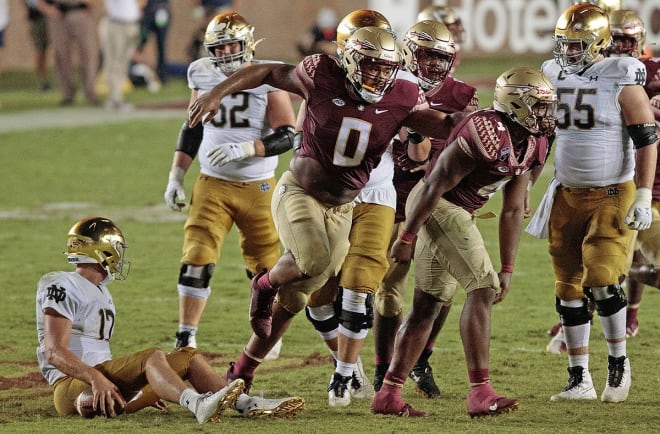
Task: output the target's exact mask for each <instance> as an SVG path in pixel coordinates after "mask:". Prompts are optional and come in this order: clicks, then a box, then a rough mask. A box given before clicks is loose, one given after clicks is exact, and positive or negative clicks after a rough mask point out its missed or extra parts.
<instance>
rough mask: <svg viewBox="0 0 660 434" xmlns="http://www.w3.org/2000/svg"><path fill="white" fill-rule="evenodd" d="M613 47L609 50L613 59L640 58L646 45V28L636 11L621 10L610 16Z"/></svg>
mask: <svg viewBox="0 0 660 434" xmlns="http://www.w3.org/2000/svg"><path fill="white" fill-rule="evenodd" d="M610 33H611V34H612V45H610V46H609V47H608V48H607V52H608V54H609V55H610V56H611V57H622V56H631V57H634V58H638V57H639V56H641V54H642V53H643V52H644V46H645V45H646V27H645V26H644V21H642V19H641V18H640V17H639V15H637V13H636V12H635V11H632V10H629V9H620V10H617V11H614V12H612V13H611V14H610Z"/></svg>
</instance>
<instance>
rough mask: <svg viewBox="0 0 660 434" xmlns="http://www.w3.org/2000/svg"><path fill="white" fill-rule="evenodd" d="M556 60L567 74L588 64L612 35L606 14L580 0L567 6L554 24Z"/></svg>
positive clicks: (573, 72) (610, 39) (578, 70)
mask: <svg viewBox="0 0 660 434" xmlns="http://www.w3.org/2000/svg"><path fill="white" fill-rule="evenodd" d="M553 39H554V40H555V49H554V51H553V54H554V57H555V61H556V62H557V63H558V64H559V66H561V69H562V70H563V71H564V72H565V73H566V74H575V73H577V72H580V71H582V70H583V69H584V68H586V67H587V66H589V65H591V64H592V63H593V62H594V60H595V59H596V57H598V55H599V54H601V52H602V51H603V50H605V49H606V48H607V47H609V45H610V43H611V41H612V37H611V35H610V23H609V19H608V17H607V14H606V13H605V12H604V11H603V10H602V9H601V8H599V7H598V6H594V5H592V4H589V3H580V4H576V5H573V6H570V7H569V8H568V9H566V10H565V11H564V12H563V13H562V14H561V16H560V17H559V19H558V20H557V26H556V27H555V34H554V36H553Z"/></svg>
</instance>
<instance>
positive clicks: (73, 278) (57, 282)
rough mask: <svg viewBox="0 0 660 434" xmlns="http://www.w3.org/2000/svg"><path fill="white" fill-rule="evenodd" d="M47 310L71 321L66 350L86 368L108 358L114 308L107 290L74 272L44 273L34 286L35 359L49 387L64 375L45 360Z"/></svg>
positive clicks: (103, 286) (109, 357) (105, 287)
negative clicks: (45, 318)
mask: <svg viewBox="0 0 660 434" xmlns="http://www.w3.org/2000/svg"><path fill="white" fill-rule="evenodd" d="M46 308H51V309H53V310H55V311H56V312H57V313H58V314H60V315H62V316H63V317H65V318H67V319H68V320H70V321H71V339H70V340H69V350H70V351H71V352H72V353H73V354H75V355H76V356H78V357H79V358H80V359H81V360H82V361H83V362H85V363H86V364H88V365H90V366H95V365H98V364H99V363H102V362H105V361H106V360H110V359H112V354H111V353H110V343H109V340H110V338H111V337H112V332H113V329H114V325H115V305H114V303H113V302H112V295H111V294H110V292H109V291H108V287H107V286H105V285H103V284H100V285H99V286H96V285H94V284H93V283H91V282H90V281H89V280H87V279H85V278H84V277H82V276H81V275H80V274H78V273H76V272H65V271H56V272H53V273H48V274H46V275H45V276H43V277H42V278H41V280H39V283H38V285H37V337H38V339H39V347H37V359H38V361H39V368H40V369H41V373H42V374H43V376H44V377H45V378H46V380H47V381H48V384H50V385H53V384H54V383H55V381H57V380H58V379H59V378H62V377H64V376H65V374H64V373H62V372H60V371H59V370H58V369H56V368H55V367H54V366H52V365H51V364H49V363H48V361H47V360H46V354H45V351H44V350H45V348H44V310H45V309H46Z"/></svg>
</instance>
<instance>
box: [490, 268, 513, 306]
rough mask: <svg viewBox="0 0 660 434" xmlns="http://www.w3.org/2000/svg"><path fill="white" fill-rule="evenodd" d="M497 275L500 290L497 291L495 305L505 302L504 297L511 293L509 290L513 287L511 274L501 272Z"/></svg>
mask: <svg viewBox="0 0 660 434" xmlns="http://www.w3.org/2000/svg"><path fill="white" fill-rule="evenodd" d="M497 275H498V277H499V279H500V289H499V291H497V294H495V300H493V304H497V303H501V302H502V301H503V300H504V297H506V295H507V294H508V293H509V288H510V287H511V273H506V272H504V271H500V272H499V273H497Z"/></svg>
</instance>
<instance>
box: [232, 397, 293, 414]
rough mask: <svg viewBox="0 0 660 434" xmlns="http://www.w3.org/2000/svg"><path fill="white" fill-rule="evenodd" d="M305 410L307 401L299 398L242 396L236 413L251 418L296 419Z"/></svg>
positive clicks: (237, 403) (237, 404)
mask: <svg viewBox="0 0 660 434" xmlns="http://www.w3.org/2000/svg"><path fill="white" fill-rule="evenodd" d="M304 409H305V400H304V399H303V398H300V397H298V396H294V397H289V398H280V399H266V398H264V397H263V396H248V395H245V394H243V395H241V397H240V398H239V399H238V402H236V411H238V412H239V413H240V414H241V415H243V416H245V417H249V418H262V417H282V418H289V417H294V416H295V415H297V414H298V413H300V412H301V411H303V410H304Z"/></svg>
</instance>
